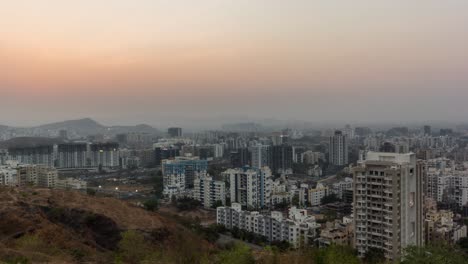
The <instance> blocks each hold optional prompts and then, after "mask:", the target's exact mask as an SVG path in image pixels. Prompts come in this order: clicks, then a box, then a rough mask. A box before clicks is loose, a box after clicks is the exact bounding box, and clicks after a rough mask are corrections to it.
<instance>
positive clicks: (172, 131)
mask: <svg viewBox="0 0 468 264" xmlns="http://www.w3.org/2000/svg"><path fill="white" fill-rule="evenodd" d="M167 133H168V134H169V136H170V137H181V136H182V128H180V127H170V128H168V129H167Z"/></svg>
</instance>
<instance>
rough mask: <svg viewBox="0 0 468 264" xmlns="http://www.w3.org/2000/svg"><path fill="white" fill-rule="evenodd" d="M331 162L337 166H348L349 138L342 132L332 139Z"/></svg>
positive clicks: (336, 133) (337, 132) (338, 132)
mask: <svg viewBox="0 0 468 264" xmlns="http://www.w3.org/2000/svg"><path fill="white" fill-rule="evenodd" d="M329 162H330V163H331V164H332V165H336V166H344V165H347V164H348V138H347V137H346V135H344V134H343V133H342V132H341V131H338V130H337V131H335V134H334V135H333V136H331V137H330V146H329Z"/></svg>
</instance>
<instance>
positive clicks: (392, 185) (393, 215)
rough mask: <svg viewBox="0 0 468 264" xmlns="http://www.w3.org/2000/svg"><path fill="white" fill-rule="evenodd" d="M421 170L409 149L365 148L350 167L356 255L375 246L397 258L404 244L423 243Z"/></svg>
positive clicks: (364, 252) (362, 253)
mask: <svg viewBox="0 0 468 264" xmlns="http://www.w3.org/2000/svg"><path fill="white" fill-rule="evenodd" d="M423 172H424V171H423V166H422V163H421V162H417V161H416V155H415V154H413V153H407V154H396V153H382V152H368V153H367V157H366V160H364V161H361V162H360V163H359V164H358V166H356V167H354V168H353V173H354V189H353V191H354V225H355V245H356V249H357V251H358V254H359V256H361V257H363V256H364V255H365V254H366V252H367V251H368V250H371V249H373V248H378V249H381V250H383V251H384V254H385V257H386V258H387V259H389V260H399V259H400V258H401V256H402V251H403V249H404V248H406V247H408V246H422V245H423V243H424V238H423V237H424V234H423V229H424V228H423V226H424V224H423V223H424V215H423V211H424V210H423V190H422V189H423V176H422V175H423Z"/></svg>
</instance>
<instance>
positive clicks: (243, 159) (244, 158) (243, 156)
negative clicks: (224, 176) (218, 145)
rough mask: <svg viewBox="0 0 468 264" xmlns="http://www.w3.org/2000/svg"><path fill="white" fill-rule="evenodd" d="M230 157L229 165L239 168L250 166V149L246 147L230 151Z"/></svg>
mask: <svg viewBox="0 0 468 264" xmlns="http://www.w3.org/2000/svg"><path fill="white" fill-rule="evenodd" d="M229 157H230V159H231V165H232V166H233V167H234V168H240V167H244V166H250V151H249V149H248V148H239V149H237V150H233V151H231V153H230V155H229Z"/></svg>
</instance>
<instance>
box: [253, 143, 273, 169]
mask: <svg viewBox="0 0 468 264" xmlns="http://www.w3.org/2000/svg"><path fill="white" fill-rule="evenodd" d="M269 152H270V146H267V145H261V144H259V145H256V146H254V147H251V148H250V153H251V165H252V167H254V168H262V167H265V166H269V164H270V155H269Z"/></svg>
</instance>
